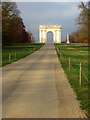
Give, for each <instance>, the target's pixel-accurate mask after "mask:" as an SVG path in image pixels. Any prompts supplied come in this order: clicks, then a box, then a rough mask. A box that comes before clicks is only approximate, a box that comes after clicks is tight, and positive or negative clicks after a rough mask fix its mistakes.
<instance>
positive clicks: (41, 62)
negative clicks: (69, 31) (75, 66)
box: [2, 44, 85, 118]
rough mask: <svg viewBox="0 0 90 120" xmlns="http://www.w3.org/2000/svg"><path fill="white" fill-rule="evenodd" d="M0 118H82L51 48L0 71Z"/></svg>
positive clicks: (53, 49)
mask: <svg viewBox="0 0 90 120" xmlns="http://www.w3.org/2000/svg"><path fill="white" fill-rule="evenodd" d="M2 82H3V84H2V88H3V89H2V93H3V107H2V109H3V118H84V117H85V115H84V113H83V112H82V110H81V109H80V108H79V103H78V101H77V100H76V96H75V93H74V92H73V90H72V88H71V87H70V85H69V83H68V80H67V78H66V75H65V74H64V71H63V69H62V67H61V65H60V63H59V61H58V58H57V55H56V51H55V48H54V45H50V44H45V45H44V46H43V47H42V48H41V49H40V50H38V51H36V52H35V53H33V54H32V55H29V56H27V57H25V58H23V59H21V60H19V61H16V62H14V63H12V64H9V65H6V66H4V67H3V80H2Z"/></svg>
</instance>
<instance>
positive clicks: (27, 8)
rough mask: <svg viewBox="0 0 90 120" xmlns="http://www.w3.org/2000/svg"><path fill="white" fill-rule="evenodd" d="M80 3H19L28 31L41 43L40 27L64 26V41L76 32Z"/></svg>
mask: <svg viewBox="0 0 90 120" xmlns="http://www.w3.org/2000/svg"><path fill="white" fill-rule="evenodd" d="M78 4H79V2H17V5H18V8H19V10H20V11H21V17H22V18H23V20H24V24H25V27H26V30H27V31H31V32H32V33H33V35H34V38H35V41H36V42H38V41H39V25H62V41H63V40H65V39H66V34H70V33H71V32H73V31H75V30H76V28H77V26H76V25H75V19H76V18H77V16H78V14H79V12H80V11H79V10H78V8H77V5H78Z"/></svg>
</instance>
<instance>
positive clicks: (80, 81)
mask: <svg viewBox="0 0 90 120" xmlns="http://www.w3.org/2000/svg"><path fill="white" fill-rule="evenodd" d="M56 51H57V54H58V55H59V56H60V57H61V59H63V61H65V60H66V58H65V56H64V55H63V54H62V52H61V49H60V48H58V47H56ZM74 61H75V60H74ZM78 67H79V71H78V72H79V84H80V86H82V82H83V81H82V77H84V79H85V80H86V81H87V82H88V78H87V76H86V75H85V72H84V70H83V69H82V63H81V62H80V64H79V65H78ZM71 68H72V69H73V70H75V71H76V68H74V66H73V65H72V64H71V58H70V57H68V69H69V72H70V71H71Z"/></svg>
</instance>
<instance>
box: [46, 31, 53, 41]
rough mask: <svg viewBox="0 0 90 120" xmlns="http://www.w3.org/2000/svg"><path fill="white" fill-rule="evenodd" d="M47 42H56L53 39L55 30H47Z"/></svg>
mask: <svg viewBox="0 0 90 120" xmlns="http://www.w3.org/2000/svg"><path fill="white" fill-rule="evenodd" d="M46 43H54V41H53V32H51V31H49V32H47V40H46Z"/></svg>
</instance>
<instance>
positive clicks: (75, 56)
mask: <svg viewBox="0 0 90 120" xmlns="http://www.w3.org/2000/svg"><path fill="white" fill-rule="evenodd" d="M55 48H56V51H57V55H58V59H59V61H60V62H61V64H62V67H63V69H64V72H65V73H66V75H67V78H68V80H69V82H70V84H71V86H72V88H73V89H74V91H75V92H76V94H77V99H78V100H79V101H80V107H81V108H82V109H83V110H85V112H86V114H88V112H89V110H90V108H89V104H90V100H89V98H88V97H89V96H88V93H89V89H88V84H89V79H88V78H89V74H88V72H89V71H88V64H89V63H88V50H89V49H88V45H87V44H80V43H79V44H75V43H74V44H71V43H70V44H55ZM89 116H90V115H89Z"/></svg>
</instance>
